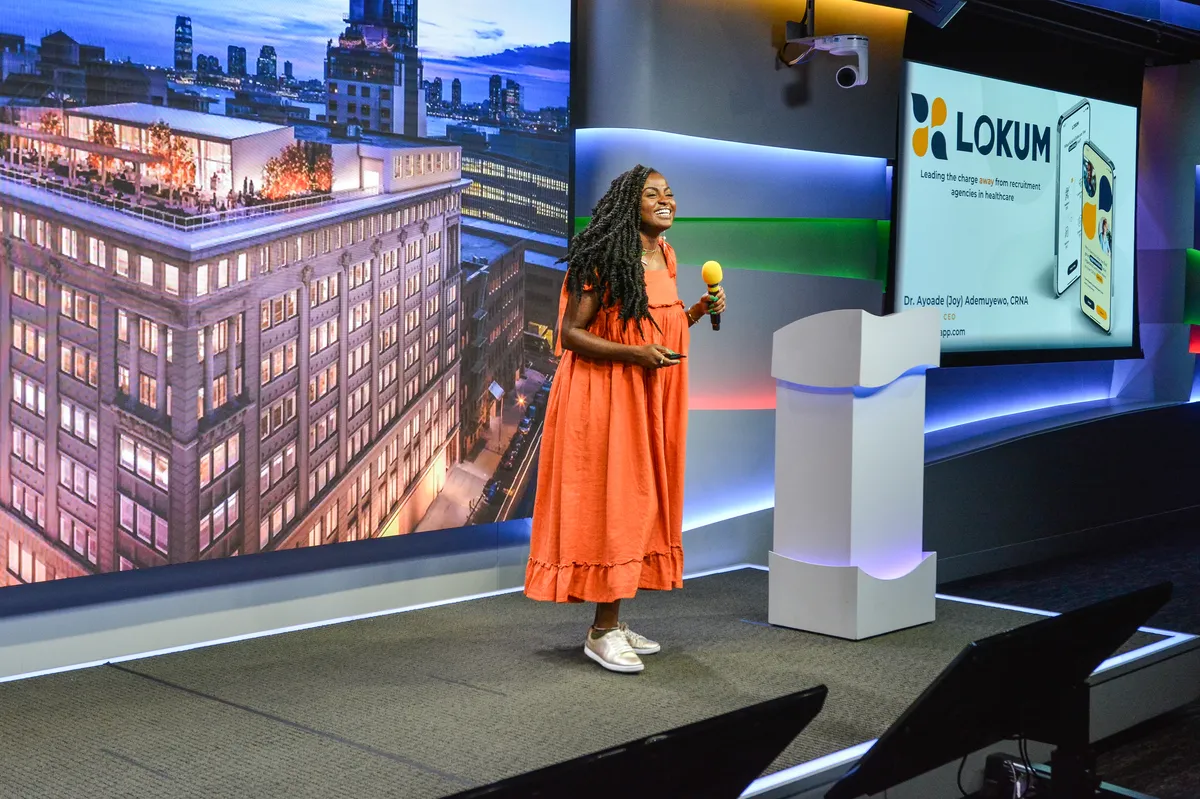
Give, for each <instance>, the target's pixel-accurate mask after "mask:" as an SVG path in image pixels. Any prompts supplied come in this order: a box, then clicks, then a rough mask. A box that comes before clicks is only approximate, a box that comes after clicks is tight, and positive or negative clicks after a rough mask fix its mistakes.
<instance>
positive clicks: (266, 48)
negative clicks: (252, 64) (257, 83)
mask: <svg viewBox="0 0 1200 799" xmlns="http://www.w3.org/2000/svg"><path fill="white" fill-rule="evenodd" d="M255 75H256V76H257V77H258V79H259V80H261V81H265V82H269V83H274V82H276V81H278V80H279V62H278V60H277V57H276V55H275V48H274V47H272V46H271V45H269V44H264V45H263V46H262V49H261V50H259V51H258V69H257V71H256V72H255Z"/></svg>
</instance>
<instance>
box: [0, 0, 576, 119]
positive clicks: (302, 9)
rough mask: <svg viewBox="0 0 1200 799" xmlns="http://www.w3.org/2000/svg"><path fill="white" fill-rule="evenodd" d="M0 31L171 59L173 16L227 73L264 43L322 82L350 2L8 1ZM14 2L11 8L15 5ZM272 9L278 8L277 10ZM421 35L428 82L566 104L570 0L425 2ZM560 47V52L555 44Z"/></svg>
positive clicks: (157, 60) (477, 93)
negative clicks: (60, 36) (518, 92)
mask: <svg viewBox="0 0 1200 799" xmlns="http://www.w3.org/2000/svg"><path fill="white" fill-rule="evenodd" d="M5 5H6V6H7V8H6V9H5V10H4V11H2V12H0V32H5V33H20V34H24V35H25V36H26V37H28V38H29V39H31V40H33V42H34V43H36V42H37V40H38V39H40V38H41V37H42V36H43V35H45V34H47V33H52V32H54V31H55V30H58V29H60V28H61V29H63V30H64V31H66V33H67V34H69V35H70V36H71V37H73V38H74V39H76V40H77V41H80V42H83V43H85V44H96V45H100V46H102V47H104V48H105V49H106V53H107V56H108V58H110V59H113V60H124V59H125V58H126V57H128V58H131V59H132V60H134V61H137V62H139V63H145V64H155V65H159V66H169V65H171V64H172V63H173V60H174V56H173V44H174V38H173V37H174V25H175V16H176V15H177V14H184V15H186V16H190V17H191V18H192V34H193V39H194V52H195V53H196V54H201V53H203V54H206V55H215V56H217V58H218V59H219V60H220V63H221V68H222V69H226V68H227V67H228V64H227V63H226V61H227V48H228V46H229V45H231V44H235V45H239V46H241V47H245V48H246V56H247V64H248V67H249V69H250V71H251V72H253V70H254V62H255V59H256V58H257V57H258V50H259V48H260V47H261V46H262V45H264V44H269V45H273V46H274V47H275V50H276V52H277V53H278V59H279V71H280V73H282V72H283V62H284V61H291V62H292V63H293V65H294V68H295V74H296V77H297V78H299V79H301V80H307V79H312V78H318V79H319V78H321V77H322V76H323V70H324V67H323V64H324V57H325V43H326V41H327V40H328V39H335V40H336V39H337V37H338V35H339V34H340V33H341V32H342V30H343V29H344V28H345V23H344V22H343V21H342V20H343V18H344V17H345V15H346V13H347V12H348V10H349V1H348V0H275V2H257V3H255V2H247V1H246V0H203V2H197V1H196V0H120V2H116V1H115V0H37V1H36V2H17V3H5ZM14 6H15V8H14ZM275 9H278V11H276V10H275ZM419 19H420V28H419V29H418V38H419V42H420V48H421V57H422V59H423V60H424V62H425V77H426V79H428V80H432V79H433V78H436V77H441V78H442V79H443V81H444V82H445V84H446V87H445V96H446V98H447V99H449V96H450V85H449V84H450V81H451V80H452V79H453V78H456V77H457V78H460V79H461V80H462V81H463V100H464V101H465V102H477V101H480V100H483V99H486V97H487V79H488V76H489V75H491V74H493V73H496V74H500V75H502V76H504V77H506V78H513V79H515V80H517V81H519V82H520V83H521V84H522V86H523V87H525V88H524V95H525V97H524V105H525V107H526V108H539V107H542V106H547V105H555V106H562V105H566V98H567V92H568V81H569V60H568V59H569V48H568V46H567V45H566V44H565V43H566V42H568V41H569V40H570V34H571V3H570V0H504V1H503V2H497V1H496V0H424V2H421V3H420V4H419ZM556 43H558V46H557V47H554V46H553V45H555V44H556Z"/></svg>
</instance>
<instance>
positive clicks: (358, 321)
mask: <svg viewBox="0 0 1200 799" xmlns="http://www.w3.org/2000/svg"><path fill="white" fill-rule="evenodd" d="M370 321H371V301H370V300H364V301H363V302H360V303H359V304H358V305H355V306H354V307H353V308H351V309H350V330H349V331H348V332H350V333H353V332H354V331H355V330H358V329H359V328H360V327H362V326H363V325H365V324H367V323H368V322H370Z"/></svg>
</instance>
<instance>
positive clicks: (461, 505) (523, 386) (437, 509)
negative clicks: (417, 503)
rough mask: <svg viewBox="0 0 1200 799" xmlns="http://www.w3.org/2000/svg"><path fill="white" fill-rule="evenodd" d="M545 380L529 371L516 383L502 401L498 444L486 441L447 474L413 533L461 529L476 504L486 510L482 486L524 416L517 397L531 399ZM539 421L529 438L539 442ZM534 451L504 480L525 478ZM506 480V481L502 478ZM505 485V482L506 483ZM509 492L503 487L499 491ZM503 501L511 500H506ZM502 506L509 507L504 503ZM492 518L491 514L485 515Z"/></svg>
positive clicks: (525, 454) (501, 456)
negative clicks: (476, 451)
mask: <svg viewBox="0 0 1200 799" xmlns="http://www.w3.org/2000/svg"><path fill="white" fill-rule="evenodd" d="M545 379H546V378H545V376H543V375H542V374H540V373H539V372H534V371H532V370H531V371H529V372H527V373H526V376H525V378H524V379H522V380H518V381H517V385H516V388H515V389H514V390H513V391H512V392H510V394H509V395H508V396H506V397H505V402H504V420H503V424H502V425H501V428H500V441H499V442H496V441H493V440H490V439H489V440H488V442H487V444H486V446H484V447H483V448H482V449H480V450H479V453H478V454H477V455H475V456H474V457H473V458H470V459H469V460H464V461H463V462H461V463H459V464H458V465H456V466H455V467H454V468H452V469H451V470H450V474H448V475H447V476H446V485H445V487H444V488H443V489H442V492H441V493H440V494H438V496H437V499H435V500H434V501H433V504H432V505H431V506H430V507H429V511H428V512H427V513H426V514H425V518H424V519H422V520H421V523H420V524H419V525H417V529H416V532H426V531H428V530H445V529H448V528H452V527H464V526H466V525H468V524H471V523H472V520H471V516H472V510H473V508H472V506H473V505H475V504H476V503H479V504H480V505H481V506H482V507H480V508H479V510H480V511H483V510H485V508H486V507H487V506H486V505H483V503H482V500H481V494H482V492H483V488H484V486H486V485H487V483H488V481H489V480H491V479H492V477H493V476H494V475H495V474H496V473H497V471H498V470H499V467H500V462H501V460H503V458H504V454H505V452H506V451H507V450H508V445H509V443H510V442H511V441H512V438H513V436H514V435H515V434H516V432H517V426H518V425H519V424H520V423H521V419H523V418H524V416H525V409H526V407H528V405H529V402H528V401H526V402H525V403H524V404H518V403H517V398H518V397H526V398H530V399H531V398H532V397H533V396H534V395H535V394H537V391H538V389H539V388H541V386H542V383H543V382H545ZM540 432H541V431H540V420H539V421H538V423H537V424H536V425H535V427H534V429H533V430H531V431H530V432H529V434H528V436H529V437H530V438H533V437H535V436H537V437H539V438H540ZM536 454H537V453H536V449H534V448H532V447H530V448H527V449H526V450H525V452H524V453H523V454H522V457H521V462H520V463H518V464H517V466H516V468H514V469H513V470H512V471H511V472H508V473H504V474H505V475H506V477H512V476H514V475H517V476H522V477H527V476H528V471H529V470H528V468H527V465H528V463H529V461H530V459H531V458H534V457H536ZM502 479H505V478H502ZM505 482H507V479H505ZM506 488H508V486H507V485H504V486H503V488H502V489H501V490H504V489H506ZM505 499H506V500H508V499H510V497H507V496H506V497H505ZM505 504H509V503H508V502H506V503H505ZM500 507H501V505H500V503H499V502H497V503H496V504H495V505H493V506H492V508H494V509H496V510H499V509H500ZM488 516H491V514H488Z"/></svg>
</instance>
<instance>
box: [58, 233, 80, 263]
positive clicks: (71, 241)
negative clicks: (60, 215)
mask: <svg viewBox="0 0 1200 799" xmlns="http://www.w3.org/2000/svg"><path fill="white" fill-rule="evenodd" d="M58 251H59V252H60V253H62V254H63V255H65V256H67V257H68V258H71V259H74V260H76V261H78V260H79V233H78V232H77V231H74V230H71V229H70V228H69V227H65V226H64V227H62V228H59V248H58Z"/></svg>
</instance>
